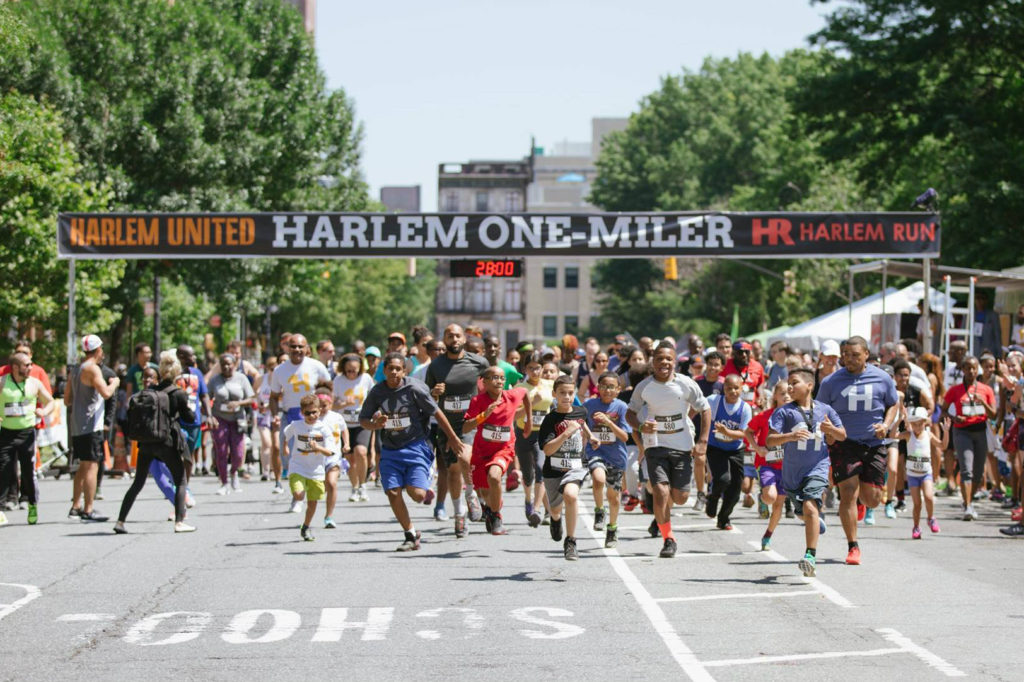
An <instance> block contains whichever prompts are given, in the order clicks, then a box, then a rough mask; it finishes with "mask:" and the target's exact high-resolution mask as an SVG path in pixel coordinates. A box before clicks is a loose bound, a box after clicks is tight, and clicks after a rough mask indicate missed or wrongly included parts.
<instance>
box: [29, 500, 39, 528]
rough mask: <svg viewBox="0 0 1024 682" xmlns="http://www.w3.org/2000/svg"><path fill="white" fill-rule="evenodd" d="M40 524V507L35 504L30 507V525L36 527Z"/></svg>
mask: <svg viewBox="0 0 1024 682" xmlns="http://www.w3.org/2000/svg"><path fill="white" fill-rule="evenodd" d="M38 522H39V507H37V506H36V505H34V504H30V505H28V525H30V526H34V525H36V524H37V523H38Z"/></svg>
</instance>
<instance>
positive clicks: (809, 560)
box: [797, 554, 850, 578]
mask: <svg viewBox="0 0 1024 682" xmlns="http://www.w3.org/2000/svg"><path fill="white" fill-rule="evenodd" d="M815 562H816V559H815V558H814V555H813V554H804V558H803V559H801V560H800V562H799V563H798V564H797V565H798V566H799V567H800V572H801V573H803V574H804V577H805V578H813V577H814V564H815ZM846 563H850V557H846Z"/></svg>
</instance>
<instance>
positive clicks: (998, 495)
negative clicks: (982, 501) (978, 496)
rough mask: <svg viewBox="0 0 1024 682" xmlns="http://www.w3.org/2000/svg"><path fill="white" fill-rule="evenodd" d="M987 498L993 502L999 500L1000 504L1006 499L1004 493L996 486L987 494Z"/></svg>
mask: <svg viewBox="0 0 1024 682" xmlns="http://www.w3.org/2000/svg"><path fill="white" fill-rule="evenodd" d="M988 499H990V500H992V501H993V502H999V503H1000V504H1002V503H1003V501H1005V500H1006V493H1004V492H1003V491H1002V490H1000V489H999V488H996V489H995V490H993V491H992V494H991V495H989V496H988Z"/></svg>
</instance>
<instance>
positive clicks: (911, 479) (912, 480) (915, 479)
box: [907, 473, 934, 488]
mask: <svg viewBox="0 0 1024 682" xmlns="http://www.w3.org/2000/svg"><path fill="white" fill-rule="evenodd" d="M931 480H934V479H932V475H931V473H927V474H925V475H924V476H911V475H910V474H907V485H909V486H910V487H911V488H920V487H921V486H922V485H924V482H925V481H931Z"/></svg>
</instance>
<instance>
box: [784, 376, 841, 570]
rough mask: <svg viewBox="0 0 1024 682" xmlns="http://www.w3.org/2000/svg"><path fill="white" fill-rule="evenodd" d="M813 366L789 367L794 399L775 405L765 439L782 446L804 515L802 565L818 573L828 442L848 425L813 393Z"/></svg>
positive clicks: (789, 489)
mask: <svg viewBox="0 0 1024 682" xmlns="http://www.w3.org/2000/svg"><path fill="white" fill-rule="evenodd" d="M813 390H814V372H812V371H811V370H809V369H796V370H793V371H791V372H790V373H789V397H790V398H792V402H789V403H787V404H785V405H783V406H782V407H778V408H776V409H775V412H774V413H773V414H772V416H771V419H769V420H768V426H769V428H770V429H771V433H769V434H768V438H767V439H766V445H767V446H768V447H769V448H775V447H779V446H782V448H783V453H782V487H783V488H784V489H785V490H786V494H787V495H788V496H789V497H790V498H791V499H792V500H793V506H794V508H795V509H796V510H797V513H798V514H801V513H802V515H803V517H804V536H805V538H806V540H807V550H806V552H805V553H804V558H803V559H801V560H800V563H799V566H800V570H801V571H802V572H803V574H804V575H805V576H807V577H814V565H815V561H816V558H817V553H818V536H819V535H821V534H822V533H824V532H825V522H824V521H823V520H822V519H821V505H822V498H823V496H824V495H825V491H826V490H827V489H828V468H829V456H828V444H831V443H834V442H836V441H842V440H846V429H844V428H843V423H842V421H841V420H840V419H839V415H838V414H836V411H835V410H833V409H832V408H831V407H830V406H828V405H826V404H825V403H821V402H818V401H817V400H813V399H812V398H811V392H812V391H813Z"/></svg>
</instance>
